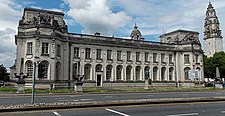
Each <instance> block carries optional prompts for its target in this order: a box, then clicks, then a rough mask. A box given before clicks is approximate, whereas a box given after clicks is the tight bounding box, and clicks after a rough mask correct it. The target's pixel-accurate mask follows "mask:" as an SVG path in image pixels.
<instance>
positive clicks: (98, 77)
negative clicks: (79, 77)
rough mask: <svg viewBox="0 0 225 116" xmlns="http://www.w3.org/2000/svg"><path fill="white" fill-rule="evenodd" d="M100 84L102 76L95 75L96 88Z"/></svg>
mask: <svg viewBox="0 0 225 116" xmlns="http://www.w3.org/2000/svg"><path fill="white" fill-rule="evenodd" d="M101 82H102V76H101V75H97V86H102V85H101Z"/></svg>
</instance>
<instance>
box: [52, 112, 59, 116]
mask: <svg viewBox="0 0 225 116" xmlns="http://www.w3.org/2000/svg"><path fill="white" fill-rule="evenodd" d="M53 114H55V115H56V116H61V115H60V114H59V113H58V112H53Z"/></svg>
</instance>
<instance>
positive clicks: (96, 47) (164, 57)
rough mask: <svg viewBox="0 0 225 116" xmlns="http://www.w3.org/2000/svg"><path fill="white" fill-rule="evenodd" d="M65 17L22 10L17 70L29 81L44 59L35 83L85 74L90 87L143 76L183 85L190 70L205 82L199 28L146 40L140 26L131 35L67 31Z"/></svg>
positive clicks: (141, 79) (67, 80)
mask: <svg viewBox="0 0 225 116" xmlns="http://www.w3.org/2000/svg"><path fill="white" fill-rule="evenodd" d="M63 16H64V14H63V13H61V12H55V11H48V10H40V9H33V8H25V9H24V13H23V16H22V19H21V20H20V21H19V27H18V34H17V35H16V36H15V41H16V45H17V55H16V72H17V73H20V72H23V73H25V74H28V78H27V79H26V80H27V81H28V82H29V80H32V77H33V75H32V72H33V66H34V64H35V62H40V63H39V65H38V68H36V69H35V70H36V73H35V74H36V80H37V82H38V83H54V84H55V85H57V83H58V84H59V83H61V84H65V85H66V84H67V83H68V85H70V84H72V82H73V81H74V78H75V77H77V76H78V75H82V76H84V82H85V85H87V86H88V83H90V84H89V86H105V85H106V84H107V83H109V82H112V81H113V83H114V84H116V83H120V85H122V84H126V83H131V82H132V84H133V85H135V83H136V82H137V84H138V83H139V84H140V83H143V82H144V80H145V78H150V79H151V80H152V82H153V83H157V82H162V83H163V82H164V83H178V82H179V83H181V84H182V83H186V82H189V78H188V71H189V70H199V71H200V74H199V75H200V80H201V81H203V77H204V76H203V51H202V49H201V44H200V42H199V37H198V36H199V33H198V32H193V31H186V30H176V31H173V32H170V33H166V34H163V35H161V36H160V42H150V41H145V39H144V38H143V37H142V35H141V32H140V31H139V30H138V27H137V26H136V24H135V26H134V29H133V30H132V32H131V34H130V37H131V39H123V38H117V37H106V36H101V35H100V33H95V34H93V35H88V34H75V33H69V32H68V31H67V25H66V24H65V22H64V19H63ZM40 66H41V68H42V69H41V70H43V71H42V72H40V71H39V70H38V69H39V68H40ZM41 73H42V74H41ZM40 74H41V75H40ZM38 76H41V77H38Z"/></svg>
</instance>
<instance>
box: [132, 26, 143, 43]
mask: <svg viewBox="0 0 225 116" xmlns="http://www.w3.org/2000/svg"><path fill="white" fill-rule="evenodd" d="M130 37H131V39H133V40H140V38H142V35H141V32H140V31H139V30H138V27H137V25H136V23H135V25H134V29H133V30H132V32H131V34H130Z"/></svg>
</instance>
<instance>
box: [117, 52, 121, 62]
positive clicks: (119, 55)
mask: <svg viewBox="0 0 225 116" xmlns="http://www.w3.org/2000/svg"><path fill="white" fill-rule="evenodd" d="M121 53H122V52H121V51H120V50H117V60H122V57H121Z"/></svg>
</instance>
